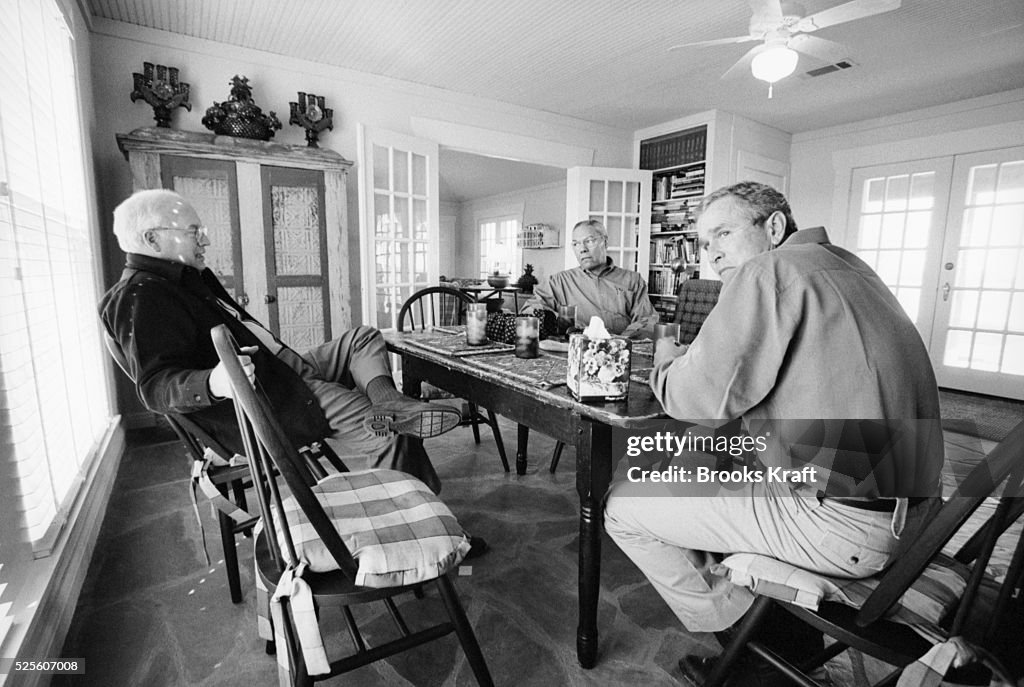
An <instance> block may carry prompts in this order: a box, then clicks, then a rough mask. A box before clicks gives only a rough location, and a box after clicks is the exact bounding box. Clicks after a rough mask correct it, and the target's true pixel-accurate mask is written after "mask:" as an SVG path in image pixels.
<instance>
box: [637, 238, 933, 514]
mask: <svg viewBox="0 0 1024 687" xmlns="http://www.w3.org/2000/svg"><path fill="white" fill-rule="evenodd" d="M650 383H651V388H652V389H653V390H654V394H655V396H656V397H657V398H658V400H659V401H661V403H662V405H663V406H664V407H665V411H666V412H667V413H668V414H669V415H671V416H672V417H673V418H676V419H686V420H694V421H700V420H733V419H737V418H743V419H744V420H745V421H748V423H749V421H751V420H754V421H759V420H780V419H781V420H837V421H838V420H851V419H852V420H886V421H906V422H905V424H906V425H907V426H910V425H911V424H912V423H913V422H917V421H925V422H922V423H921V424H920V425H918V426H917V429H918V430H919V431H920V434H921V435H920V436H918V437H917V441H918V443H919V445H918V446H917V447H916V448H912V449H911V450H908V451H906V452H905V453H904V454H903V455H904V456H906V459H905V460H904V459H901V461H900V462H899V464H898V465H895V466H889V467H888V468H886V469H887V470H888V472H887V473H886V474H882V473H883V472H884V471H880V470H879V469H877V468H876V467H875V466H872V465H867V466H866V467H865V465H863V464H862V465H860V466H856V467H852V468H842V469H843V470H845V473H844V474H848V475H849V474H865V472H866V471H871V472H873V477H872V479H871V480H862V481H861V482H860V483H858V484H846V485H844V487H842V488H841V490H840V491H841V492H843V493H831V494H830V495H838V496H847V495H855V496H878V495H883V496H892V495H901V496H930V495H933V493H932V492H933V491H934V489H935V488H937V479H938V471H937V470H936V469H935V464H934V463H932V462H929V461H934V460H936V459H937V461H938V463H937V465H938V467H939V468H941V457H942V450H943V449H942V437H941V431H937V432H932V431H929V430H930V429H934V428H937V427H938V423H937V420H938V417H939V405H938V389H937V387H936V382H935V375H934V372H933V370H932V366H931V362H930V359H929V357H928V351H927V350H926V348H925V346H924V343H923V342H922V340H921V336H920V335H919V334H918V332H917V329H916V328H915V326H914V323H913V322H912V321H911V320H910V318H909V317H907V315H906V313H904V311H903V309H902V307H901V306H900V304H899V302H898V301H897V300H896V298H895V296H893V294H892V292H891V291H890V290H889V289H888V287H886V285H885V284H884V283H883V282H882V281H881V279H879V278H878V275H876V274H875V273H874V272H873V271H872V270H871V268H870V267H868V266H867V265H866V264H865V263H864V262H863V261H862V260H861V259H860V258H858V257H857V256H855V255H853V254H852V253H850V252H849V251H846V250H844V249H842V248H839V247H837V246H834V245H832V244H831V243H830V242H829V240H828V235H827V234H826V232H825V230H824V228H821V227H815V228H813V229H805V230H802V231H798V232H796V233H795V234H793V235H792V236H790V237H789V239H788V240H787V241H786V242H785V243H783V244H782V245H781V246H779V247H778V248H776V249H775V250H772V251H770V252H767V253H763V254H761V255H758V256H756V257H754V258H752V259H750V260H748V261H747V262H745V263H743V264H742V265H741V266H740V267H738V268H737V269H736V270H735V272H734V274H733V278H732V280H731V281H730V282H729V283H727V284H726V285H725V286H724V287H723V288H722V292H721V296H720V298H719V301H718V304H717V305H716V306H715V308H714V309H713V310H712V311H711V314H710V315H709V316H708V318H707V320H706V321H705V322H704V325H703V326H702V327H701V330H700V333H699V334H698V335H697V338H696V339H695V340H694V341H693V344H692V345H691V346H690V348H689V349H688V351H687V352H686V354H685V355H683V356H681V357H679V358H676V359H674V360H671V361H667V362H665V363H662V364H661V365H660V366H658V367H655V368H654V369H653V370H652V371H651V377H650ZM932 425H934V428H933V427H932ZM834 426H835V427H838V428H840V429H841V427H842V423H841V422H840V423H836V424H835V425H834ZM936 442H937V443H936ZM821 446H824V444H821ZM830 448H831V450H833V452H834V453H836V454H838V453H839V452H837V451H835V450H834V449H835V448H836V447H835V446H832V447H830ZM854 453H856V452H851V453H850V454H849V455H842V456H838V455H837V456H833V458H835V459H837V460H851V461H853V462H855V463H856V462H857V459H856V456H854V455H853V454H854ZM761 458H762V460H765V459H767V461H768V462H769V463H770V462H771V461H773V460H778V462H779V464H783V463H784V462H785V461H788V460H791V459H792V458H793V456H792V455H788V456H781V455H776V456H772V455H770V454H769V455H767V456H766V455H764V454H762V455H761ZM862 458H864V457H863V456H862ZM863 462H864V461H863V460H862V461H861V463H863ZM910 492H913V493H910Z"/></svg>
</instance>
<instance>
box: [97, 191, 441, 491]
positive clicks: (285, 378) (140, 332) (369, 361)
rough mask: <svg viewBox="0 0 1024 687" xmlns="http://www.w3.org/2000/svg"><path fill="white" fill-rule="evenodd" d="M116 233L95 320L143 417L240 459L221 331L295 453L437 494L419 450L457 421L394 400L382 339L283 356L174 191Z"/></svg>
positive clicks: (134, 200)
mask: <svg viewBox="0 0 1024 687" xmlns="http://www.w3.org/2000/svg"><path fill="white" fill-rule="evenodd" d="M114 233H115V234H116V235H117V240H118V243H119V244H120V246H121V249H122V250H124V251H125V252H126V253H127V258H126V265H125V269H124V272H123V274H122V275H121V280H120V281H119V282H117V284H115V285H114V286H113V287H112V288H111V289H110V290H109V291H108V292H107V293H106V295H105V296H104V297H103V300H102V302H101V303H100V308H99V309H100V316H101V318H102V320H103V324H104V326H105V328H106V330H107V332H108V333H109V334H110V336H112V337H113V338H114V340H115V341H116V342H117V345H118V346H119V347H120V349H121V351H122V352H123V354H124V357H125V359H126V360H127V363H128V372H129V375H130V376H131V377H132V379H133V380H134V381H135V388H136V391H137V392H138V394H139V398H140V399H142V402H143V403H144V404H145V405H146V407H147V408H149V409H150V410H153V411H155V412H158V413H164V414H167V413H176V414H183V415H187V416H188V417H189V418H190V419H192V420H193V421H195V422H196V423H197V424H198V425H199V426H200V427H202V428H203V429H205V430H207V431H208V432H210V433H211V434H212V435H213V436H215V437H216V438H217V439H218V440H219V441H221V442H222V443H223V444H224V445H225V446H226V447H227V448H229V449H231V450H233V451H236V452H238V453H242V452H243V447H242V442H241V436H240V434H239V431H238V426H237V422H236V420H235V413H234V407H233V406H232V403H231V400H230V396H231V386H230V384H229V383H228V380H227V375H226V373H225V371H224V368H223V366H222V365H221V364H220V362H219V359H218V358H217V354H216V351H215V350H214V348H213V343H212V341H211V339H210V330H211V329H212V328H213V327H215V326H217V325H219V324H225V325H227V326H228V328H229V329H230V330H231V333H232V334H233V335H234V337H235V339H236V341H237V342H238V344H239V345H240V346H242V347H243V348H244V349H245V350H244V351H243V353H244V355H243V356H242V359H243V364H244V365H245V366H246V370H247V371H248V372H249V373H250V374H251V375H253V376H254V377H255V379H256V380H258V381H259V384H260V387H261V388H262V389H263V390H264V391H265V392H266V395H267V397H268V399H269V401H270V404H271V406H272V407H273V408H274V411H275V414H276V416H277V417H278V419H279V420H280V421H281V424H282V426H283V427H284V430H285V432H286V433H287V434H288V436H289V438H290V439H291V440H292V442H293V443H294V444H295V445H296V446H304V445H306V444H308V443H310V442H312V441H318V440H321V439H324V440H326V441H327V443H328V444H329V445H331V447H332V448H333V449H334V450H335V451H336V452H337V453H338V454H339V455H341V456H353V455H365V456H368V457H369V462H368V464H367V466H366V467H383V468H392V469H396V470H402V471H404V472H407V473H409V474H411V475H413V476H415V477H418V478H419V479H421V480H422V481H423V482H424V483H426V484H427V486H429V487H430V488H431V489H432V490H434V491H435V492H438V491H440V488H441V483H440V480H439V479H438V477H437V474H436V473H435V472H434V468H433V466H432V465H431V463H430V459H429V458H428V457H427V454H426V452H425V451H424V449H423V442H422V439H423V438H426V437H432V436H437V435H438V434H442V433H444V432H447V431H449V430H451V429H452V428H454V427H455V426H457V425H458V424H459V422H460V420H461V415H460V413H459V411H457V410H455V409H454V408H451V407H449V406H445V405H443V404H427V403H420V402H418V401H415V400H412V399H409V398H408V397H406V396H404V395H402V394H401V393H400V392H399V391H398V390H397V389H396V388H395V384H394V381H393V378H392V375H391V367H390V363H389V361H388V356H387V352H386V349H385V345H384V340H383V337H381V334H380V332H379V331H377V330H376V329H373V328H370V327H365V326H363V327H357V328H355V329H352V330H350V331H347V332H345V333H344V334H342V335H341V336H340V337H338V338H337V339H334V340H333V341H329V342H327V343H325V344H322V345H320V346H317V347H315V348H313V349H311V350H309V351H306V352H305V353H302V354H300V353H297V352H296V351H294V350H292V349H291V348H289V347H288V346H287V345H286V344H285V343H283V342H282V341H281V340H280V339H278V338H277V337H276V336H274V334H273V333H271V332H270V331H269V330H268V329H266V328H265V327H264V326H263V325H262V324H260V323H259V322H257V321H256V320H255V319H254V318H253V317H252V316H251V315H249V314H248V313H247V312H246V311H245V309H244V308H242V306H240V305H239V304H238V303H236V302H235V301H234V300H233V299H232V298H231V296H230V295H228V293H227V291H226V290H225V289H224V287H223V286H222V285H221V283H220V281H219V280H218V279H217V277H216V275H214V273H213V271H212V270H210V269H208V268H207V267H206V264H205V258H204V253H205V251H206V248H207V246H209V245H210V239H209V237H208V235H207V232H206V228H205V227H204V226H203V224H202V220H201V219H200V217H199V215H198V213H197V212H196V210H195V208H193V207H192V206H191V205H190V204H189V203H188V201H186V200H185V199H184V198H182V197H181V196H180V195H178V194H177V193H174V192H173V191H167V190H151V191H140V192H138V193H135V194H133V195H132V196H131V197H130V198H128V199H127V200H125V201H124V202H123V203H121V204H120V205H119V206H118V207H117V209H115V210H114Z"/></svg>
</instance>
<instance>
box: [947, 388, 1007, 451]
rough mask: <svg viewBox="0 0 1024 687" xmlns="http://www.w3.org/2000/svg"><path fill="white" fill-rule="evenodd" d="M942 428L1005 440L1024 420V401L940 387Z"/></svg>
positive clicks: (995, 439) (985, 437)
mask: <svg viewBox="0 0 1024 687" xmlns="http://www.w3.org/2000/svg"><path fill="white" fill-rule="evenodd" d="M939 410H940V414H941V417H942V428H943V429H946V430H949V431H951V432H958V433H960V434H967V435H970V436H974V437H978V438H980V439H990V440H992V441H1002V440H1003V439H1005V438H1006V435H1007V434H1009V433H1010V430H1011V429H1013V428H1014V427H1015V426H1016V425H1017V423H1018V422H1020V421H1021V420H1024V403H1022V402H1020V401H1011V400H1009V399H1005V398H995V397H992V396H982V395H980V394H969V393H965V392H962V391H951V390H949V389H940V390H939Z"/></svg>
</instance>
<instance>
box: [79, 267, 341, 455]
mask: <svg viewBox="0 0 1024 687" xmlns="http://www.w3.org/2000/svg"><path fill="white" fill-rule="evenodd" d="M217 299H221V300H223V301H225V302H227V303H229V304H231V306H232V307H234V308H235V309H237V310H238V311H239V312H242V313H245V311H244V310H243V309H242V307H241V306H240V305H238V304H237V303H235V301H234V300H233V299H232V298H231V296H229V295H228V293H227V291H226V290H225V289H224V287H223V286H222V285H221V283H220V281H218V279H217V277H216V276H215V275H214V274H213V272H211V271H210V270H209V269H206V270H203V271H202V272H199V271H198V270H196V269H195V268H192V267H188V266H186V265H181V264H177V263H173V262H170V261H168V260H161V259H159V258H152V257H148V256H144V255H137V254H135V253H129V254H128V256H127V260H126V264H125V269H124V272H123V273H122V275H121V280H120V281H119V282H117V284H115V285H114V286H113V287H111V289H110V290H109V291H107V293H106V294H105V295H104V296H103V300H102V301H101V302H100V306H99V311H100V317H101V318H102V320H103V325H104V327H106V330H107V332H108V333H109V334H110V335H111V336H112V337H113V338H114V340H115V341H116V342H117V344H118V346H120V348H121V351H122V352H123V354H124V357H125V359H126V361H127V363H128V372H129V374H130V375H131V377H132V379H133V380H135V388H136V391H137V392H138V394H139V398H140V399H142V402H143V403H144V404H145V405H146V407H147V408H149V409H150V410H152V411H155V412H158V413H163V414H167V413H177V414H184V415H188V416H189V418H190V419H192V420H193V421H195V422H196V424H198V425H199V426H200V427H202V428H203V429H205V430H206V431H207V432H209V433H210V434H212V435H213V436H214V437H215V438H216V439H217V440H218V441H220V442H221V443H222V444H224V446H225V447H226V448H228V449H230V450H232V451H236V452H238V453H244V448H243V446H242V441H241V435H240V434H239V431H238V424H237V421H236V419H235V410H234V406H233V404H232V402H231V401H230V400H215V399H213V398H211V397H210V391H209V386H208V380H209V378H210V371H211V370H212V369H213V368H214V367H215V366H216V365H217V363H218V358H217V352H216V351H215V350H214V347H213V341H212V340H211V338H210V330H211V329H213V328H214V327H215V326H217V325H218V324H226V325H227V326H228V329H230V330H231V333H232V334H233V335H234V337H235V340H236V341H237V342H238V345H239V346H256V347H258V348H259V350H258V351H257V352H256V353H255V354H254V355H253V356H252V360H253V363H254V364H255V367H256V379H257V381H258V388H261V389H262V390H263V391H264V392H265V393H266V395H267V398H268V399H269V401H270V404H271V406H272V407H273V408H274V411H275V414H276V417H277V418H278V419H279V420H280V422H281V424H282V426H283V427H284V429H285V431H286V432H287V433H288V435H289V437H290V438H291V440H292V442H293V443H294V444H295V445H296V446H304V445H306V444H308V443H310V442H311V441H315V440H317V439H320V438H322V437H323V436H325V435H326V434H329V433H330V428H329V426H328V424H327V419H326V418H325V417H324V414H323V411H322V410H321V409H320V405H319V403H318V402H317V399H316V397H315V396H314V395H313V392H312V391H310V389H309V387H308V386H307V385H306V383H305V382H304V381H303V380H302V378H301V377H299V375H298V374H296V373H295V372H294V371H293V370H292V369H291V368H290V367H288V365H286V364H285V363H283V362H282V361H280V360H279V359H278V358H277V357H276V356H275V355H274V354H273V353H271V352H270V351H269V350H268V349H267V348H266V347H265V346H263V345H262V344H261V343H260V342H259V340H258V339H257V337H256V336H255V335H254V334H253V333H252V332H250V331H249V329H248V328H247V327H246V326H245V325H244V324H243V323H242V322H240V321H239V320H238V319H237V318H235V317H233V316H232V315H230V314H229V313H228V312H227V311H225V310H224V308H223V307H221V306H220V305H219V304H218V302H217ZM245 316H246V317H249V315H248V314H247V313H245Z"/></svg>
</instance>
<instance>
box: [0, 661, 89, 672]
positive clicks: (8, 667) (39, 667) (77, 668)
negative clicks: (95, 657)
mask: <svg viewBox="0 0 1024 687" xmlns="http://www.w3.org/2000/svg"><path fill="white" fill-rule="evenodd" d="M11 673H46V674H50V675H57V674H62V675H83V674H84V673H85V659H84V658H46V659H37V660H21V659H18V658H0V675H3V674H11Z"/></svg>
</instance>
